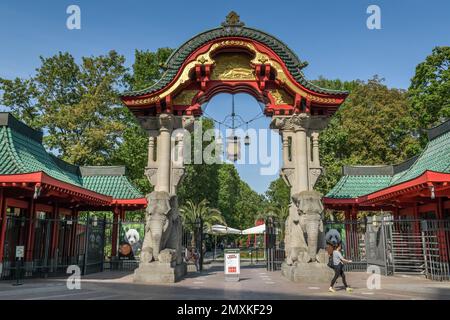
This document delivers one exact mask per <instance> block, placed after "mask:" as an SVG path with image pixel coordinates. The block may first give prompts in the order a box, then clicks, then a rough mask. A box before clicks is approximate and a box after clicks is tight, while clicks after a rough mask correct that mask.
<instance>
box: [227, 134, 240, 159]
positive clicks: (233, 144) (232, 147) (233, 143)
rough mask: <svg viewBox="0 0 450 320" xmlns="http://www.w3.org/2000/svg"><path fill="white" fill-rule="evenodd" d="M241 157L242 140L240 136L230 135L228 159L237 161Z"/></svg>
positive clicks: (228, 139)
mask: <svg viewBox="0 0 450 320" xmlns="http://www.w3.org/2000/svg"><path fill="white" fill-rule="evenodd" d="M240 158H241V141H240V140H239V137H238V136H235V135H233V136H229V137H228V138H227V159H228V160H230V161H236V160H238V159H240Z"/></svg>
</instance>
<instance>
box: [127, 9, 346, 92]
mask: <svg viewBox="0 0 450 320" xmlns="http://www.w3.org/2000/svg"><path fill="white" fill-rule="evenodd" d="M229 37H240V38H247V39H251V40H254V41H257V42H260V43H262V44H264V45H266V46H267V47H269V48H270V49H271V50H273V51H274V52H275V53H276V54H277V55H278V56H279V57H280V58H281V59H282V60H283V62H284V63H285V65H286V67H287V69H288V71H289V72H290V74H291V75H292V76H293V78H294V79H295V80H296V81H297V82H298V83H299V84H301V85H302V86H303V87H305V88H307V89H309V90H311V91H314V92H317V93H321V94H334V95H341V94H342V95H347V94H348V91H343V90H331V89H326V88H321V87H319V86H317V85H315V84H313V83H311V82H310V81H308V80H307V79H306V78H305V76H304V74H303V72H302V71H301V70H302V69H303V68H305V67H306V66H307V65H308V63H307V62H306V61H301V60H300V59H299V57H298V56H297V55H296V54H295V53H294V52H293V51H292V50H291V49H290V48H289V47H288V46H287V45H286V44H285V43H284V42H282V41H281V40H279V39H278V38H276V37H274V36H272V35H270V34H268V33H266V32H264V31H261V30H258V29H254V28H249V27H245V26H244V23H243V22H241V21H240V20H239V16H238V15H237V14H236V13H235V12H230V13H229V14H228V16H227V19H226V21H225V22H223V23H222V26H221V27H218V28H214V29H210V30H207V31H204V32H202V33H199V34H197V35H196V36H194V37H192V38H191V39H189V40H188V41H186V42H185V43H183V44H182V45H181V46H180V47H179V48H178V49H176V50H175V51H174V52H173V53H172V54H171V55H170V56H169V58H168V59H167V61H166V63H165V64H164V65H163V68H164V69H166V71H165V72H164V73H163V75H162V77H161V79H160V80H159V81H158V82H156V83H155V84H153V85H151V86H149V87H148V88H145V89H142V90H136V91H128V92H124V93H123V94H122V97H136V96H140V95H144V94H151V93H153V92H156V91H159V90H161V89H163V88H164V87H166V86H167V85H168V84H169V83H170V82H171V81H172V80H173V79H174V78H175V76H176V75H177V73H178V70H179V69H180V68H181V66H182V65H183V63H184V62H185V61H186V59H187V58H188V57H189V56H190V55H191V54H192V53H193V52H194V51H195V50H197V49H198V48H200V47H202V46H203V45H205V44H207V43H208V42H211V41H214V40H218V39H221V38H229Z"/></svg>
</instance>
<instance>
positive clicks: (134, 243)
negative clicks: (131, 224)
mask: <svg viewBox="0 0 450 320" xmlns="http://www.w3.org/2000/svg"><path fill="white" fill-rule="evenodd" d="M140 238H141V237H140V236H139V232H138V231H137V230H136V229H128V230H127V231H126V232H125V239H124V241H125V242H126V243H127V244H129V245H130V246H131V251H132V254H133V255H137V254H139V251H140V250H141V248H142V241H141V239H140Z"/></svg>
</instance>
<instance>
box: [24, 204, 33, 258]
mask: <svg viewBox="0 0 450 320" xmlns="http://www.w3.org/2000/svg"><path fill="white" fill-rule="evenodd" d="M28 211H29V214H28V219H29V220H28V229H27V244H26V247H25V261H27V262H29V261H32V260H33V249H34V229H35V228H34V224H35V222H36V206H35V204H34V199H33V198H31V200H30V204H29V205H28Z"/></svg>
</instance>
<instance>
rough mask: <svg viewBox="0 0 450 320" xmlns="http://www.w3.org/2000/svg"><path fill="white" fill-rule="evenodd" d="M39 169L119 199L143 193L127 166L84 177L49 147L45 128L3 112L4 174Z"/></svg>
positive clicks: (0, 165) (0, 157) (0, 158)
mask: <svg viewBox="0 0 450 320" xmlns="http://www.w3.org/2000/svg"><path fill="white" fill-rule="evenodd" d="M101 168H104V167H101ZM112 168H116V167H112ZM38 171H43V172H45V173H46V174H47V175H49V176H51V177H53V178H55V179H57V180H60V181H63V182H66V183H69V184H72V185H76V186H78V187H83V188H85V189H89V190H91V191H94V192H97V193H100V194H104V195H108V196H112V197H113V198H115V199H135V198H142V197H143V196H142V195H141V194H140V193H139V191H138V190H137V189H136V188H135V187H134V186H133V185H132V184H131V183H130V182H129V181H128V179H127V178H126V177H125V175H124V173H125V170H124V169H123V170H119V174H118V173H115V174H114V175H111V173H108V174H107V175H102V172H101V171H100V172H98V173H99V175H98V176H89V177H84V176H83V175H82V172H81V171H83V170H80V167H78V166H74V165H72V164H69V163H67V162H65V161H63V160H61V159H58V158H57V157H56V156H54V155H52V154H50V153H48V152H47V151H46V150H45V148H44V146H43V145H42V133H41V132H39V131H36V130H33V129H31V128H30V127H28V126H26V125H25V124H23V123H22V122H20V121H18V120H17V119H15V118H14V117H13V116H11V115H10V114H9V113H0V174H21V173H31V172H38ZM116 171H117V170H116Z"/></svg>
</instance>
